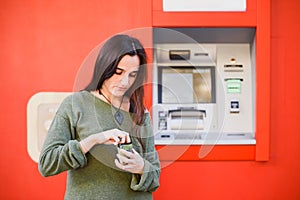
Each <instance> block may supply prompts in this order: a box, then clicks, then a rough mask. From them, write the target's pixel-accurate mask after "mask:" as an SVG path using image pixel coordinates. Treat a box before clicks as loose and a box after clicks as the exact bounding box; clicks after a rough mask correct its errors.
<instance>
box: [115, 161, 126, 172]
mask: <svg viewBox="0 0 300 200" xmlns="http://www.w3.org/2000/svg"><path fill="white" fill-rule="evenodd" d="M115 165H116V166H117V167H118V168H119V169H122V170H125V169H126V166H125V165H122V164H121V163H120V162H119V161H118V159H115Z"/></svg>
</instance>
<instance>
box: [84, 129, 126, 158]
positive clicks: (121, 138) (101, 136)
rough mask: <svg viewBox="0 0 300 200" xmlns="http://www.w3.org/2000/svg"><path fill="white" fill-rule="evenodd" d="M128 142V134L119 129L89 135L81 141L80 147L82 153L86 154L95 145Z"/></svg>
mask: <svg viewBox="0 0 300 200" xmlns="http://www.w3.org/2000/svg"><path fill="white" fill-rule="evenodd" d="M125 142H130V137H129V133H127V132H125V131H121V130H119V129H111V130H107V131H103V132H100V133H96V134H93V135H90V136H89V137H87V138H85V139H83V140H81V141H80V142H79V143H80V146H81V149H82V151H83V152H84V153H87V152H88V151H89V150H90V149H91V148H92V147H93V146H94V145H96V144H114V145H117V144H120V143H125Z"/></svg>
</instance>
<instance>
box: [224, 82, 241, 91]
mask: <svg viewBox="0 0 300 200" xmlns="http://www.w3.org/2000/svg"><path fill="white" fill-rule="evenodd" d="M227 93H231V94H239V93H241V81H240V80H238V79H229V80H227Z"/></svg>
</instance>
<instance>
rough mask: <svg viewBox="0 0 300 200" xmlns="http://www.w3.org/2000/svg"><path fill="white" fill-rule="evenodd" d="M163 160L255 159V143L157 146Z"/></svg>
mask: <svg viewBox="0 0 300 200" xmlns="http://www.w3.org/2000/svg"><path fill="white" fill-rule="evenodd" d="M157 151H158V154H159V158H160V160H162V161H168V162H170V161H188V160H190V161H192V160H193V161H201V160H202V161H204V160H254V159H255V145H206V146H199V145H191V146H184V145H180V146H176V145H168V146H162V145H160V146H157Z"/></svg>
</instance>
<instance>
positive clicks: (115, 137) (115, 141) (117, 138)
mask: <svg viewBox="0 0 300 200" xmlns="http://www.w3.org/2000/svg"><path fill="white" fill-rule="evenodd" d="M112 139H113V140H114V141H113V144H114V145H117V144H119V143H120V139H119V137H118V136H113V137H112Z"/></svg>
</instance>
